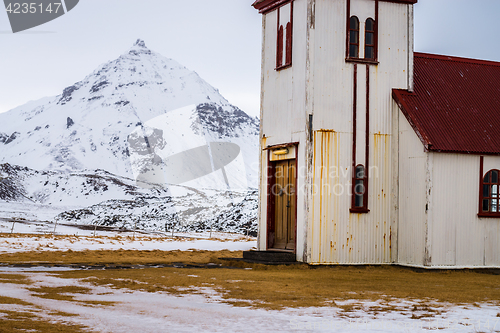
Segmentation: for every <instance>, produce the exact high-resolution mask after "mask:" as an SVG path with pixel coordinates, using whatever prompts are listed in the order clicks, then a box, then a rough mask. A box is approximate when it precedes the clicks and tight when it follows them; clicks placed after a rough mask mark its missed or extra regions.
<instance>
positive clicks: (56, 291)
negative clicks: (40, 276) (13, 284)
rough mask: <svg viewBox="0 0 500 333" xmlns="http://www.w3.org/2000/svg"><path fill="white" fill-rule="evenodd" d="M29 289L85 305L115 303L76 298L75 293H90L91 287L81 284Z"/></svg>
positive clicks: (39, 295)
mask: <svg viewBox="0 0 500 333" xmlns="http://www.w3.org/2000/svg"><path fill="white" fill-rule="evenodd" d="M28 290H29V291H32V292H34V296H37V297H40V298H46V299H54V300H58V301H70V302H76V303H80V304H84V305H90V306H92V305H104V306H110V305H114V304H115V303H114V302H105V301H83V300H76V299H75V295H78V294H80V295H88V294H90V291H91V289H90V288H86V287H79V286H62V287H46V286H42V287H36V288H28Z"/></svg>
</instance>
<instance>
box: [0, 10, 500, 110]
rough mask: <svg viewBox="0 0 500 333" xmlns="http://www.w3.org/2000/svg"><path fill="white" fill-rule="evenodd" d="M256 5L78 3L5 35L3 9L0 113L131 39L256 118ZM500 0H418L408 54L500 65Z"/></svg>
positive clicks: (61, 83)
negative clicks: (197, 76) (54, 16)
mask: <svg viewBox="0 0 500 333" xmlns="http://www.w3.org/2000/svg"><path fill="white" fill-rule="evenodd" d="M252 3H253V0H182V1H178V0H175V1H174V0H147V1H139V0H80V3H79V4H78V5H77V6H76V7H75V8H74V9H73V10H72V11H70V12H69V13H67V14H66V15H64V16H62V17H60V18H58V19H56V20H54V21H52V22H49V23H46V24H44V25H41V26H39V27H36V28H33V29H31V30H28V31H26V32H21V33H17V34H12V32H11V30H10V25H9V22H8V18H7V14H6V12H5V10H4V9H3V7H2V8H0V112H5V111H7V110H10V109H12V108H14V107H16V106H18V105H21V104H24V103H26V102H28V101H30V100H36V99H39V98H42V97H45V96H55V95H58V94H60V93H61V92H62V90H63V89H64V88H65V87H67V86H69V85H72V84H73V83H75V82H77V81H80V80H81V79H83V78H84V77H85V76H86V75H88V74H90V73H91V72H92V71H93V70H94V69H95V68H97V67H98V66H99V65H100V64H102V63H105V62H107V61H109V60H113V59H115V58H117V57H118V56H119V55H120V54H122V53H124V52H125V51H126V50H128V49H129V48H130V47H131V46H132V44H133V43H134V42H135V40H136V39H137V38H141V39H144V40H145V42H146V45H147V46H148V47H149V48H150V49H152V50H154V51H156V52H158V53H160V54H162V55H164V56H166V57H169V58H173V59H175V60H177V61H178V62H180V63H181V64H183V65H185V66H186V67H188V68H189V69H191V70H194V71H196V72H197V73H198V74H200V76H201V77H202V78H204V79H205V80H206V81H207V82H208V83H210V84H211V85H212V86H214V87H216V88H218V89H219V90H220V91H221V93H222V95H223V96H225V97H226V98H227V99H229V101H230V102H231V103H233V104H235V105H237V106H238V107H240V108H241V109H243V110H244V111H245V112H247V113H249V114H251V115H253V116H255V115H258V113H259V96H260V60H261V33H262V30H261V17H260V15H259V14H258V13H257V11H256V10H255V9H253V8H252V7H251V4H252ZM499 13H500V1H499V0H474V1H472V0H419V2H418V4H417V5H415V49H416V51H420V52H429V53H438V54H447V55H457V56H463V57H471V58H479V59H488V60H496V61H500V44H499V43H498V36H497V35H498V34H497V30H498V21H497V20H496V18H497V17H498V14H499Z"/></svg>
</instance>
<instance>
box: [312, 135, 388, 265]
mask: <svg viewBox="0 0 500 333" xmlns="http://www.w3.org/2000/svg"><path fill="white" fill-rule="evenodd" d="M351 139H352V136H351V135H349V134H345V133H337V132H334V131H326V130H320V131H316V132H315V133H314V160H313V170H314V189H315V191H316V192H315V195H314V200H313V203H312V217H311V220H312V222H313V223H311V224H310V239H309V244H310V247H311V257H310V262H311V263H315V264H348V263H349V264H369V263H389V262H391V241H392V239H391V228H392V226H391V219H390V215H391V214H390V210H391V205H390V203H391V154H390V150H391V142H390V137H389V136H387V135H375V136H373V141H372V142H371V144H372V147H373V149H374V152H375V153H374V157H373V162H372V164H371V166H372V169H373V167H375V168H376V170H377V171H373V172H372V173H371V175H372V176H373V177H371V183H370V195H369V202H370V209H371V211H370V213H369V214H351V213H349V208H350V204H351V197H350V195H349V193H350V191H351V188H350V186H351V185H350V184H351V181H350V176H351V175H350V171H349V170H350V164H349V163H348V162H347V164H345V162H342V156H346V155H348V154H349V153H350V144H349V143H350V141H351ZM344 160H345V159H344Z"/></svg>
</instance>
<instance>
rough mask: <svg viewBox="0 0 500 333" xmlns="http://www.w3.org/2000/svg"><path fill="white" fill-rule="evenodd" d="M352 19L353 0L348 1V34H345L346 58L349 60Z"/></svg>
mask: <svg viewBox="0 0 500 333" xmlns="http://www.w3.org/2000/svg"><path fill="white" fill-rule="evenodd" d="M350 18H351V0H347V17H346V21H347V24H346V33H345V57H346V59H347V58H349V27H350V24H349V20H350Z"/></svg>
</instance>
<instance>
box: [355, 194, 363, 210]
mask: <svg viewBox="0 0 500 333" xmlns="http://www.w3.org/2000/svg"><path fill="white" fill-rule="evenodd" d="M354 206H356V207H363V195H361V194H356V196H355V197H354Z"/></svg>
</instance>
